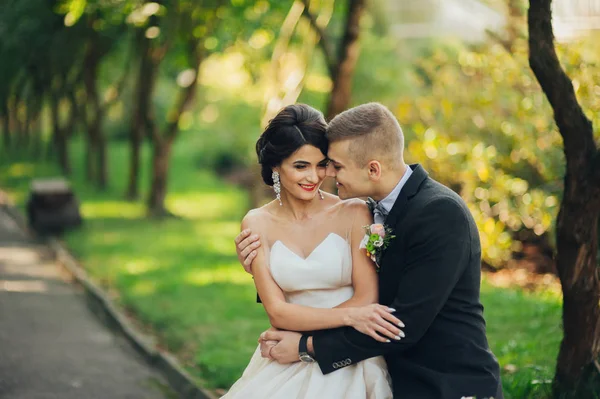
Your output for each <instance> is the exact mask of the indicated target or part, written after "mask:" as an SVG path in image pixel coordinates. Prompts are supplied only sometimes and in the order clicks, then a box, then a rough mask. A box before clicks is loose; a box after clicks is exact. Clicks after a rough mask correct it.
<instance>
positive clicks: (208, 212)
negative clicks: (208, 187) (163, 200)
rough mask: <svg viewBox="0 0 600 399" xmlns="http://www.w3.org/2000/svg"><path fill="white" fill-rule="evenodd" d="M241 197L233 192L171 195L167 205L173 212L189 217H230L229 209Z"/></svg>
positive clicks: (237, 204) (237, 203) (235, 204)
mask: <svg viewBox="0 0 600 399" xmlns="http://www.w3.org/2000/svg"><path fill="white" fill-rule="evenodd" d="M240 202H241V198H240V196H239V194H238V195H235V193H227V192H226V193H201V192H195V193H190V194H185V195H177V196H175V195H173V196H170V197H169V198H168V200H167V205H168V207H169V209H171V210H172V211H173V212H174V213H175V214H177V215H180V216H182V217H186V218H189V219H217V218H222V217H226V218H227V217H230V216H231V209H232V208H235V207H236V206H239V204H240Z"/></svg>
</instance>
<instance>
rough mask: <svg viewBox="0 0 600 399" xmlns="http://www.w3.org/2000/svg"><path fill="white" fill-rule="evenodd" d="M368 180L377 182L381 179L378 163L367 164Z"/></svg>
mask: <svg viewBox="0 0 600 399" xmlns="http://www.w3.org/2000/svg"><path fill="white" fill-rule="evenodd" d="M367 169H368V171H369V179H371V180H374V181H379V179H381V164H380V163H379V161H369V163H368V164H367Z"/></svg>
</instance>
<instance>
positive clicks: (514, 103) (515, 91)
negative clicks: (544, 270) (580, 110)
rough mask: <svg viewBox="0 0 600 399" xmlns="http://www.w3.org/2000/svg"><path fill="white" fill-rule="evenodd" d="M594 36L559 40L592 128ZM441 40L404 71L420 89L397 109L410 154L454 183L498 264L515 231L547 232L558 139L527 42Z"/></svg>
mask: <svg viewBox="0 0 600 399" xmlns="http://www.w3.org/2000/svg"><path fill="white" fill-rule="evenodd" d="M592 43H593V40H588V41H586V42H581V43H569V46H568V48H567V47H563V46H559V51H560V54H561V56H562V60H563V63H564V64H565V66H566V68H567V71H568V73H569V75H570V76H571V77H572V79H573V82H574V85H575V87H576V89H577V94H578V97H579V98H580V100H581V102H582V103H583V105H584V109H585V110H586V113H587V114H588V115H589V117H590V118H591V119H592V120H594V121H595V122H596V123H595V126H598V123H597V121H598V118H599V117H600V105H599V104H600V103H599V102H598V100H597V97H596V96H595V95H594V94H593V93H594V90H596V91H598V90H600V88H599V87H598V86H597V84H596V83H594V82H597V81H598V77H599V74H600V69H598V68H594V66H595V65H596V64H597V63H598V61H599V58H598V54H597V52H593V51H592V48H593V46H592ZM515 49H516V50H515V53H514V54H509V53H508V52H507V51H506V50H505V49H504V48H503V47H502V46H501V45H500V44H486V45H482V46H480V47H476V48H466V47H464V46H463V45H461V44H457V43H444V44H438V45H436V46H434V47H433V48H431V50H430V52H429V54H427V55H426V56H424V57H421V58H418V59H416V60H415V68H414V69H413V70H412V71H410V72H409V73H410V78H411V81H412V85H413V86H414V87H417V88H418V91H417V92H413V93H411V94H410V95H404V96H401V97H400V98H399V100H398V102H397V105H396V106H395V108H394V110H395V112H396V115H397V116H398V119H399V120H400V123H401V124H402V125H403V127H404V129H405V134H406V136H407V158H408V160H409V161H411V162H420V163H423V164H424V166H425V168H426V169H428V170H429V171H430V172H431V173H432V175H433V176H434V177H435V178H436V179H438V180H440V181H441V182H443V183H445V184H447V185H449V186H450V187H452V188H454V189H455V190H456V191H457V192H459V193H460V194H461V196H462V197H463V198H464V199H465V200H466V201H467V203H468V204H469V208H470V209H471V211H472V213H473V215H474V216H475V219H476V221H477V224H478V226H479V228H480V232H481V238H482V244H483V251H484V254H483V255H484V260H485V261H486V262H487V263H489V264H491V265H493V266H497V267H499V266H502V265H503V264H504V263H505V262H506V261H507V260H508V259H509V258H510V254H511V249H513V243H512V233H513V232H516V231H519V230H521V229H530V230H533V231H534V232H535V234H538V235H541V234H544V233H546V232H548V233H552V230H553V221H554V220H555V217H556V214H557V211H558V205H559V201H560V197H561V193H562V189H563V185H562V176H563V175H564V156H563V150H562V139H561V137H560V135H559V133H558V130H557V128H556V126H555V124H554V121H553V117H552V110H551V109H550V107H549V105H548V104H547V101H546V98H545V97H544V94H543V93H542V92H541V90H540V89H539V87H538V85H537V83H536V81H535V79H534V77H533V75H532V73H531V72H530V70H529V68H528V65H527V54H526V47H525V43H522V42H518V43H516V45H515Z"/></svg>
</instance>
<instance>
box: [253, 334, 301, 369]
mask: <svg viewBox="0 0 600 399" xmlns="http://www.w3.org/2000/svg"><path fill="white" fill-rule="evenodd" d="M301 336H302V334H300V333H297V332H293V331H265V332H264V333H262V334H261V336H260V337H261V339H262V340H264V341H279V343H278V344H277V345H275V346H274V347H273V348H271V351H270V357H271V358H272V359H274V360H276V361H277V362H278V363H281V364H289V363H295V362H299V361H300V354H299V353H298V345H299V344H300V337H301Z"/></svg>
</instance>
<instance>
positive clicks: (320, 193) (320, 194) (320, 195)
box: [319, 190, 325, 200]
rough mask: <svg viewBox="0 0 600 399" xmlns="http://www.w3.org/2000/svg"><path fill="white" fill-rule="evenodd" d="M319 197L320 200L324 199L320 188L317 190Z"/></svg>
mask: <svg viewBox="0 0 600 399" xmlns="http://www.w3.org/2000/svg"><path fill="white" fill-rule="evenodd" d="M319 197H321V199H322V200H324V199H325V197H323V192H322V191H321V190H319Z"/></svg>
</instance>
